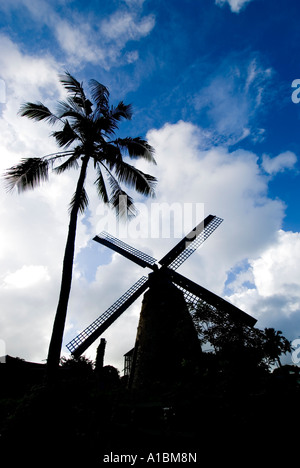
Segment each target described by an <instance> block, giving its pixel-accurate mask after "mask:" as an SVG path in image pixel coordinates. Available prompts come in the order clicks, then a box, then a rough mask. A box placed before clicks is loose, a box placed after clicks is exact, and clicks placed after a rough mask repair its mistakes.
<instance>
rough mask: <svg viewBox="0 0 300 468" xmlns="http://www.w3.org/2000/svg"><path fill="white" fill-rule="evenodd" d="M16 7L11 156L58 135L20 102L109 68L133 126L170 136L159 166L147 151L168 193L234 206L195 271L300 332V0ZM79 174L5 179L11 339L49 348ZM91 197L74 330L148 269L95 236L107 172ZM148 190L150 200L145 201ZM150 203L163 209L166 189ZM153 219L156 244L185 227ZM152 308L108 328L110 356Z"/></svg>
mask: <svg viewBox="0 0 300 468" xmlns="http://www.w3.org/2000/svg"><path fill="white" fill-rule="evenodd" d="M0 10H1V15H0V18H1V19H0V27H1V30H0V78H1V79H2V80H3V81H2V82H1V83H2V91H1V93H0V96H1V103H0V112H1V114H0V127H1V135H2V142H1V154H2V158H1V172H3V171H4V170H5V169H6V168H7V167H10V166H11V165H13V164H15V163H16V162H17V161H19V160H20V158H21V157H24V156H25V157H29V156H34V155H43V154H47V153H49V152H52V151H55V145H54V142H53V141H52V140H51V139H50V138H49V131H50V130H49V128H47V126H45V125H42V124H41V125H37V124H35V123H32V122H29V121H26V120H24V119H21V118H20V117H19V116H18V114H17V112H18V109H19V107H20V105H21V104H22V103H23V102H24V101H28V100H33V101H39V100H40V101H42V102H45V103H46V104H47V105H49V106H50V107H51V106H52V105H53V103H54V102H55V100H56V99H60V98H61V97H62V96H63V90H62V88H61V86H60V83H59V81H58V74H59V73H61V72H63V71H64V70H68V71H69V72H71V73H72V74H74V75H75V76H76V78H77V79H78V80H80V81H83V83H84V84H85V85H86V86H87V83H88V80H89V79H91V78H95V79H97V80H98V81H100V82H102V83H103V84H105V85H106V86H107V87H108V88H109V90H110V93H111V99H112V102H117V101H119V100H124V101H125V102H126V103H132V104H133V108H134V116H133V119H132V120H131V122H129V123H126V124H124V125H122V126H121V127H120V134H121V135H122V136H124V135H131V136H137V135H140V136H142V137H146V138H148V139H149V141H150V142H151V143H152V144H153V146H154V147H155V149H156V155H157V158H156V159H157V163H158V164H157V166H156V167H149V166H147V167H146V166H145V167H143V168H144V169H146V170H147V171H148V172H150V173H153V174H155V175H156V176H157V178H158V181H159V182H158V188H157V199H156V203H163V202H168V203H170V204H171V203H181V204H183V203H190V204H199V205H200V204H203V207H204V213H205V214H208V213H210V212H213V214H216V215H218V216H221V217H224V223H223V225H222V227H220V228H219V229H218V230H217V231H216V233H215V234H214V235H213V236H212V238H211V239H210V240H209V241H208V242H207V244H205V246H203V249H200V250H201V252H200V253H199V254H198V253H197V254H195V256H194V258H193V259H192V258H191V260H189V263H188V262H187V264H186V266H184V267H183V269H182V271H181V272H182V273H184V274H186V275H187V276H189V277H190V278H191V279H193V280H195V281H197V282H200V283H201V284H203V285H204V286H206V287H208V289H211V290H213V291H215V292H217V293H218V294H221V295H223V296H226V298H227V299H228V300H231V301H232V302H234V303H235V304H236V305H238V306H239V307H241V308H243V309H244V310H246V311H247V312H248V313H250V314H252V315H254V316H256V317H257V318H258V326H260V327H264V326H271V327H274V328H276V329H281V330H282V331H283V332H284V333H285V334H286V336H287V337H288V338H289V339H291V340H292V339H295V338H297V337H298V336H300V319H299V317H300V280H299V278H300V271H299V269H300V267H299V265H300V234H299V231H300V219H299V215H298V202H299V193H300V184H299V180H300V176H299V155H300V139H299V130H300V103H299V104H296V103H295V102H293V101H292V92H293V91H295V88H292V82H293V81H294V80H296V79H300V62H299V55H300V54H299V52H300V46H299V44H300V40H299V39H300V38H299V36H300V32H299V26H298V17H299V10H300V7H299V4H298V2H297V1H296V0H284V1H283V0H278V1H276V2H274V1H273V0H248V1H245V0H180V1H177V0H169V1H165V2H162V1H157V0H124V1H121V0H113V1H112V0H109V1H106V0H102V1H101V2H100V1H85V2H79V1H68V0H57V1H53V2H49V1H43V0H31V1H27V0H12V1H10V2H4V1H2V0H0ZM4 87H5V89H4ZM299 95H300V93H299ZM75 177H76V175H75V174H66V175H64V176H61V178H59V180H55V179H53V180H52V179H51V181H50V183H49V184H48V185H47V186H43V187H41V188H40V189H38V190H37V191H35V192H32V193H27V194H24V195H22V196H18V195H17V194H9V195H8V194H7V193H6V192H5V190H4V188H3V187H1V213H2V234H1V249H2V252H1V272H0V287H1V296H2V303H3V306H2V311H1V315H2V318H0V322H1V330H2V335H3V336H2V337H1V336H0V339H2V340H3V342H4V343H6V351H7V353H8V354H11V355H18V356H21V357H24V358H27V359H35V360H43V359H45V358H46V355H47V346H48V341H49V335H50V332H51V328H52V322H53V314H54V310H55V305H56V300H57V294H58V286H59V281H60V265H61V258H62V252H63V247H64V241H65V235H66V229H67V222H68V218H67V204H66V203H67V202H66V200H69V199H70V197H71V195H72V190H73V188H74V180H75ZM68 197H69V198H68ZM89 197H90V210H89V212H88V213H87V214H86V216H85V218H83V219H82V220H80V223H79V230H78V240H77V256H76V264H75V271H74V283H73V288H72V299H71V303H70V310H69V315H68V324H67V329H66V337H65V342H68V341H69V340H70V339H72V338H73V337H74V335H76V334H77V332H79V331H81V330H82V328H85V327H86V326H87V325H89V323H90V322H91V321H93V320H94V319H95V318H97V316H98V315H99V314H100V313H101V312H102V309H103V310H105V308H106V307H108V306H109V305H110V304H111V303H112V302H114V300H116V299H117V298H118V295H120V294H122V293H123V292H124V291H125V290H126V289H127V287H130V286H131V284H132V283H133V282H134V281H136V280H137V279H138V278H139V276H141V275H142V274H144V271H140V270H139V269H138V268H136V266H131V265H128V261H127V260H124V259H120V258H116V257H115V256H112V255H111V254H110V253H109V252H107V251H105V249H101V248H100V246H98V245H94V243H93V242H92V240H91V239H92V238H93V237H94V235H95V234H96V233H97V232H98V231H99V230H101V229H100V228H102V224H103V223H102V222H103V219H104V211H103V210H104V209H103V207H101V205H100V204H99V201H98V200H97V197H96V194H95V193H94V190H93V186H92V183H91V184H90V186H89ZM137 202H138V203H140V204H141V206H140V208H141V212H142V211H143V208H142V204H143V203H144V202H145V201H144V200H140V199H138V198H137ZM144 206H145V207H146V211H147V210H148V211H147V213H148V215H149V211H150V209H151V202H150V201H147V202H145V205H144ZM143 216H144V217H143ZM145 216H146V215H145V212H144V215H143V213H141V216H140V218H139V220H140V222H141V223H142V222H144V223H145ZM144 225H145V224H144ZM135 226H137V224H136V225H135ZM184 227H185V226H184ZM190 227H193V226H188V223H187V226H186V228H187V229H189V228H190ZM182 231H183V232H182V234H185V232H184V229H183V230H182ZM20 233H22V235H21V236H20ZM139 234H140V235H137V231H135V232H134V230H133V231H132V234H131V236H130V235H128V236H127V237H128V238H127V242H128V243H131V244H134V245H135V246H136V247H137V248H140V249H141V250H147V253H150V255H153V256H154V257H156V258H157V257H159V256H160V255H161V256H162V255H163V254H164V253H166V251H167V250H168V249H169V248H171V247H172V246H173V245H174V244H175V243H176V242H177V240H176V239H172V238H171V237H172V236H170V238H169V239H153V238H152V237H151V235H150V234H149V232H148V233H146V234H145V233H144V235H141V230H140V231H139ZM199 265H200V266H199ZM116 278H118V279H117V280H116ZM33 311H34V312H33ZM83 311H84V313H83ZM138 311H139V305H138V304H137V305H136V306H135V307H133V309H132V310H131V311H129V312H128V313H127V315H126V317H125V319H124V318H122V319H119V321H118V323H117V324H116V325H114V327H112V330H109V332H107V336H106V337H107V340H108V350H107V353H108V355H107V356H108V357H107V359H108V360H110V362H109V363H112V364H115V365H116V366H118V367H119V368H120V370H121V366H122V363H121V361H120V359H121V357H122V354H124V353H125V352H127V351H128V349H130V347H132V345H133V342H134V336H135V331H136V323H137V320H138ZM64 350H65V348H64ZM93 352H94V350H93V348H92V350H91V351H90V353H91V357H93ZM120 356H121V357H120Z"/></svg>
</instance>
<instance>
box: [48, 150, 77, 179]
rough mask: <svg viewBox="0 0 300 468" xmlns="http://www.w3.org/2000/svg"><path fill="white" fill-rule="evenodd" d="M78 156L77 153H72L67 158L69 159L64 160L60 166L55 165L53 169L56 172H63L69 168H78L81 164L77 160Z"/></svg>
mask: <svg viewBox="0 0 300 468" xmlns="http://www.w3.org/2000/svg"><path fill="white" fill-rule="evenodd" d="M77 159H78V156H77V155H76V154H74V153H73V154H72V156H71V157H70V158H69V159H67V161H65V162H63V163H62V164H60V166H57V167H55V168H54V169H53V170H54V172H56V174H62V173H63V172H65V171H67V170H69V169H73V168H75V169H78V167H79V165H78V162H77Z"/></svg>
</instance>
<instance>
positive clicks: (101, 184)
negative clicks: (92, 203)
mask: <svg viewBox="0 0 300 468" xmlns="http://www.w3.org/2000/svg"><path fill="white" fill-rule="evenodd" d="M97 171H98V177H97V179H96V180H95V185H96V188H97V192H98V195H99V197H100V198H101V199H102V201H103V202H104V203H108V202H109V197H108V193H107V190H106V185H105V181H104V177H103V174H102V171H101V168H100V167H99V166H98V167H97Z"/></svg>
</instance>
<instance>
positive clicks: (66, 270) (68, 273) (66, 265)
mask: <svg viewBox="0 0 300 468" xmlns="http://www.w3.org/2000/svg"><path fill="white" fill-rule="evenodd" d="M88 162H89V157H88V156H85V157H83V158H82V166H81V170H80V175H79V179H78V182H77V187H76V192H75V200H74V204H73V207H72V210H71V213H70V222H69V230H68V237H67V242H66V247H65V253H64V260H63V268H62V279H61V286H60V294H59V300H58V305H57V309H56V314H55V320H54V324H53V329H52V336H51V340H50V345H49V351H48V358H47V378H48V381H49V382H52V381H53V380H54V379H55V377H56V373H57V370H58V366H59V361H60V353H61V347H62V341H63V334H64V328H65V321H66V315H67V308H68V302H69V296H70V291H71V283H72V271H73V261H74V251H75V237H76V228H77V218H78V211H79V206H80V195H81V193H82V189H83V186H84V181H85V177H86V171H87V166H88Z"/></svg>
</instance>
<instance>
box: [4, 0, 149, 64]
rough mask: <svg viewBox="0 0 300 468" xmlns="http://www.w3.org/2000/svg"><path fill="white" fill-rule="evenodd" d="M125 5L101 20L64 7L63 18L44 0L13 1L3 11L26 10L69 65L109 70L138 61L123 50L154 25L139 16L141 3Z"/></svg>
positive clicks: (135, 56) (138, 1) (146, 18)
mask: <svg viewBox="0 0 300 468" xmlns="http://www.w3.org/2000/svg"><path fill="white" fill-rule="evenodd" d="M126 4H127V5H124V6H120V7H119V9H117V10H116V11H114V12H113V13H112V14H111V15H110V16H107V17H105V18H104V19H103V16H101V15H99V16H97V15H95V14H93V15H92V14H89V13H88V14H85V15H83V13H82V12H81V11H80V12H79V11H77V10H75V9H70V8H69V7H68V5H67V4H66V5H65V6H64V16H63V15H62V14H61V13H58V12H57V9H56V6H55V5H52V4H51V5H50V3H49V2H45V1H43V0H38V1H37V0H33V1H32V2H31V1H30V2H28V1H27V0H14V1H13V2H12V3H10V4H9V6H8V5H6V6H3V7H2V8H4V9H5V10H7V9H8V8H21V7H22V8H25V9H26V10H27V12H28V13H29V14H30V16H31V18H33V19H34V20H35V21H36V22H38V23H39V24H41V23H42V24H45V25H46V26H47V27H48V28H49V30H50V31H51V32H52V33H53V34H54V37H55V38H56V40H57V42H58V44H59V46H60V48H61V50H62V51H63V52H64V53H65V54H66V58H65V59H64V62H65V63H66V62H68V66H70V65H71V66H73V67H81V66H83V65H84V64H87V63H91V64H93V65H101V66H102V67H103V68H104V69H105V70H109V69H110V68H111V67H112V66H120V65H123V64H127V63H132V62H134V61H135V60H137V58H138V55H137V54H136V53H133V52H132V53H130V52H131V51H129V54H130V55H129V56H127V55H126V54H127V53H128V51H126V52H125V53H124V56H123V50H124V49H125V48H126V45H127V43H128V42H129V41H139V40H140V39H141V38H143V37H146V36H147V35H149V34H150V32H151V31H152V29H153V28H154V26H155V17H154V15H147V16H142V13H141V9H142V4H143V2H142V1H141V0H137V1H133V0H131V1H128V2H126ZM137 7H138V8H137ZM51 46H52V44H51Z"/></svg>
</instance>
